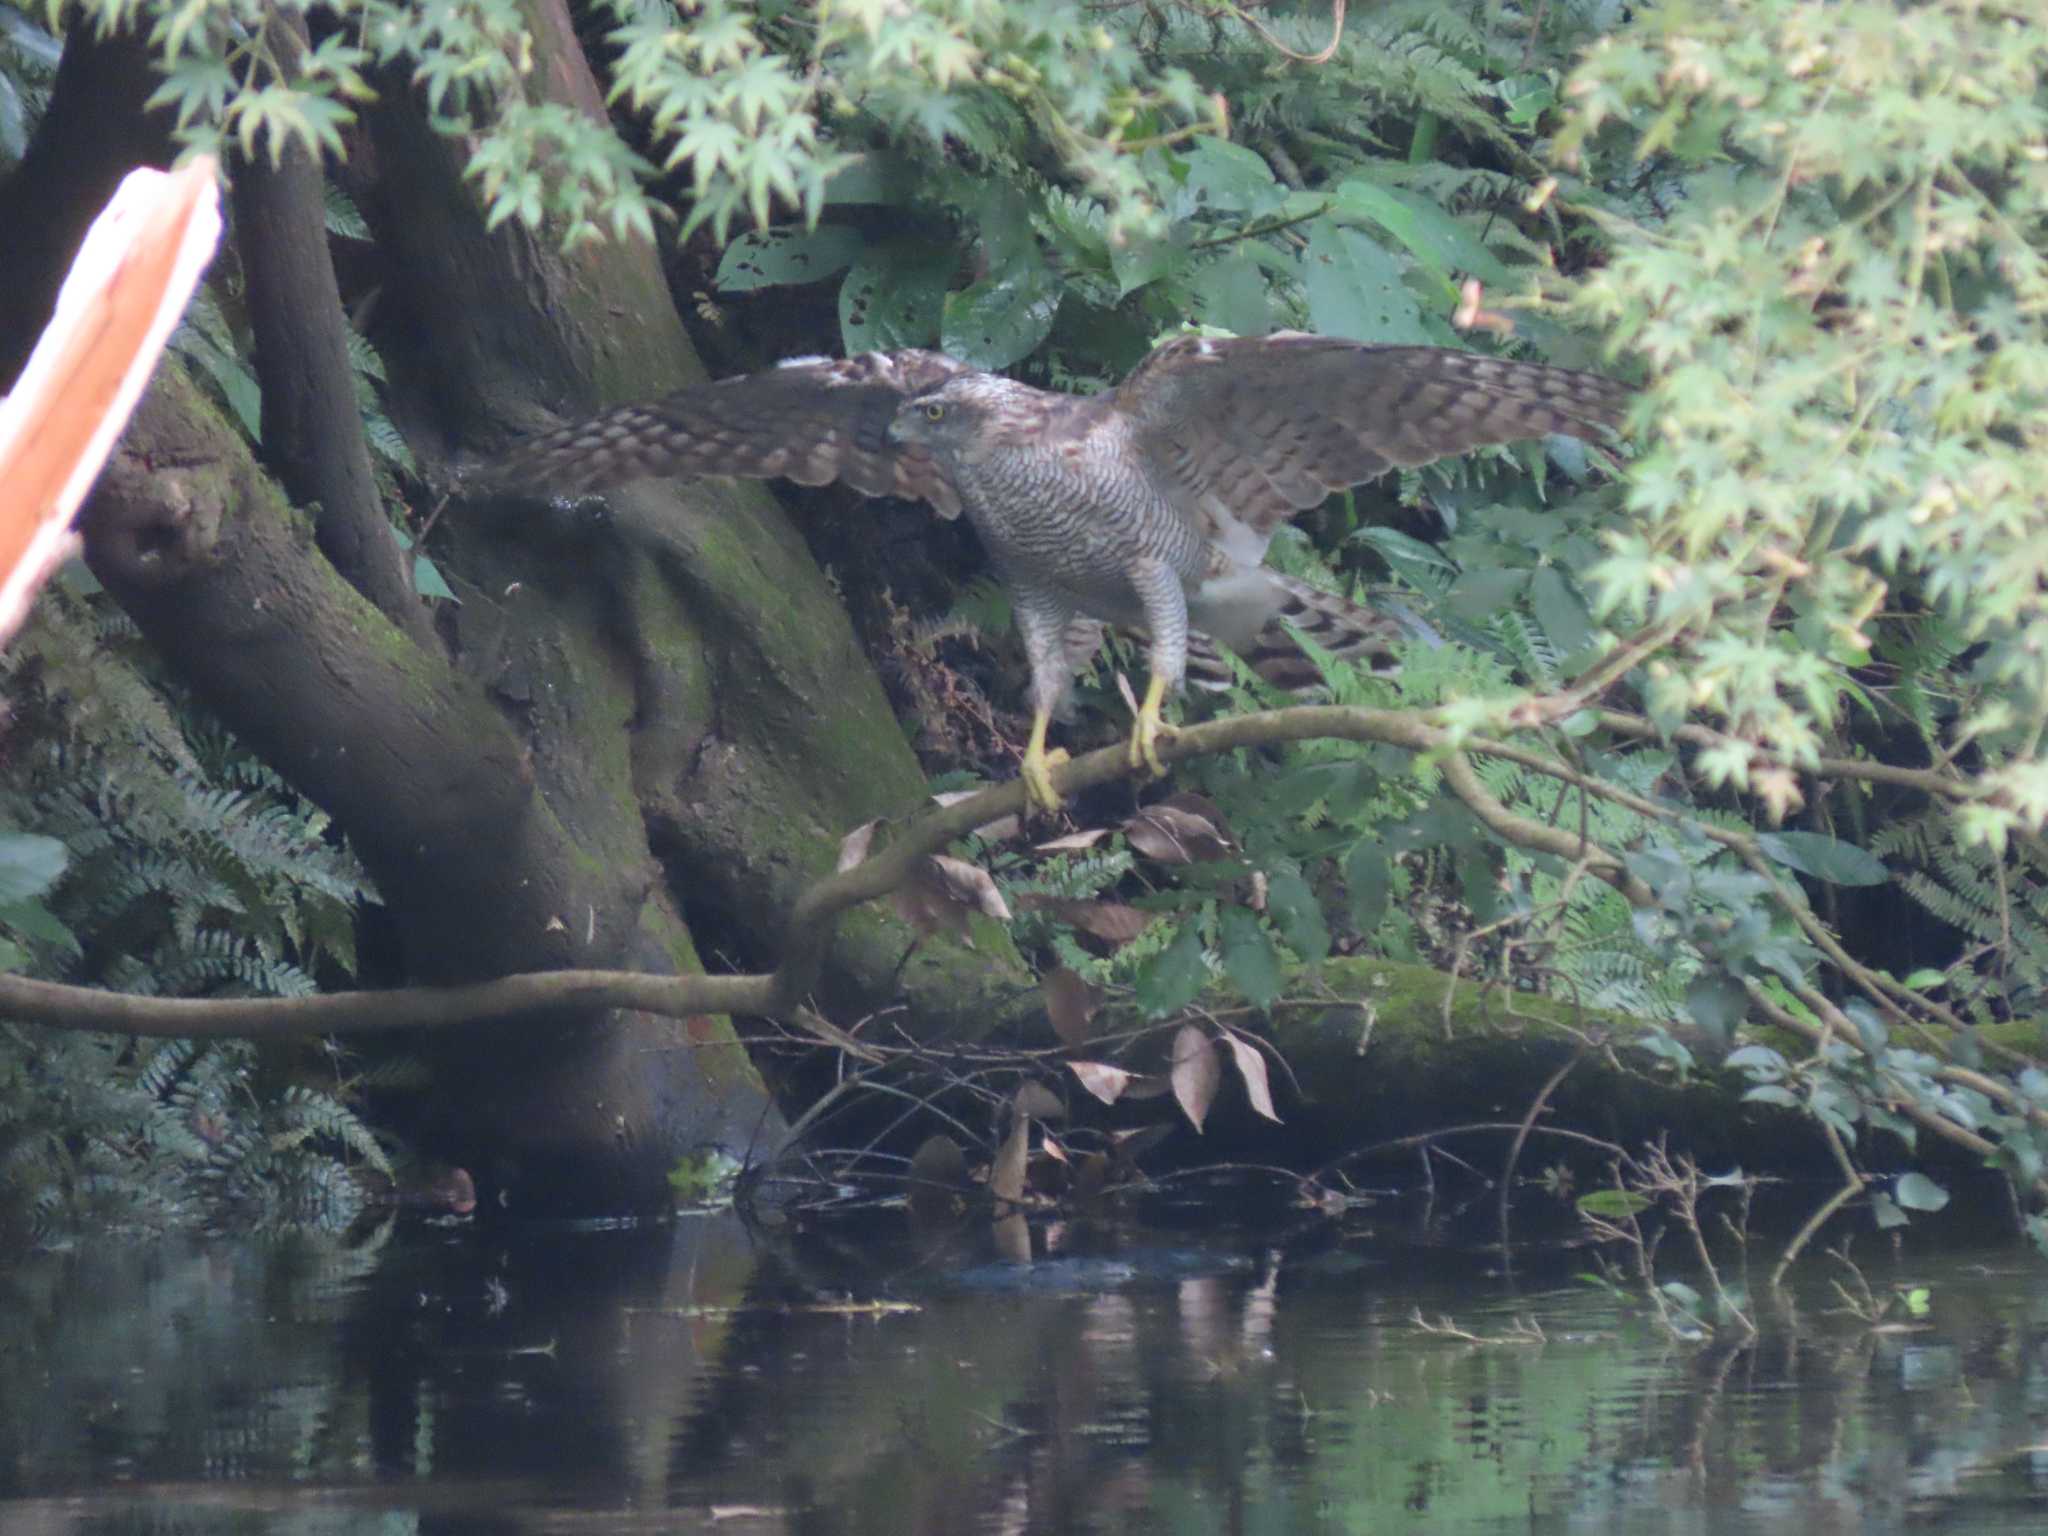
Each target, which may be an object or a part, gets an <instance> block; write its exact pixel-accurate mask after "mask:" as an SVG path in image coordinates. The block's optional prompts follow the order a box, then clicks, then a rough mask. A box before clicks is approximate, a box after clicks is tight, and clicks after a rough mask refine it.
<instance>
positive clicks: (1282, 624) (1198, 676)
mask: <svg viewBox="0 0 2048 1536" xmlns="http://www.w3.org/2000/svg"><path fill="white" fill-rule="evenodd" d="M1266 574H1267V575H1268V576H1270V577H1271V578H1272V579H1273V582H1274V584H1275V585H1276V586H1278V587H1279V588H1280V589H1281V591H1282V593H1283V601H1282V603H1281V606H1280V607H1279V608H1278V609H1277V610H1276V611H1275V612H1274V614H1273V616H1272V617H1271V618H1269V619H1268V620H1267V621H1266V623H1265V625H1264V627H1262V628H1261V629H1260V630H1259V633H1258V635H1257V636H1256V637H1255V638H1254V639H1253V641H1252V644H1251V645H1250V646H1249V647H1247V648H1246V649H1244V650H1243V651H1241V652H1240V653H1239V655H1240V657H1241V659H1242V660H1243V661H1244V663H1245V665H1247V666H1248V667H1250V668H1251V670H1252V671H1253V672H1255V673H1257V674H1258V675H1259V676H1260V677H1261V678H1263V679H1264V680H1265V681H1266V682H1267V683H1269V684H1270V685H1272V686H1273V687H1275V688H1279V689H1283V690H1285V691H1286V692H1289V693H1308V692H1311V691H1313V690H1314V689H1316V688H1318V687H1320V686H1321V685H1322V673H1321V672H1320V671H1319V670H1318V668H1317V666H1316V664H1315V662H1313V661H1311V660H1310V659H1309V657H1308V655H1307V653H1306V652H1304V651H1303V650H1302V648H1301V646H1300V645H1299V644H1298V643H1297V642H1296V640H1295V638H1294V635H1293V634H1292V633H1290V632H1289V631H1290V626H1291V627H1292V629H1293V630H1294V631H1298V632H1299V633H1300V634H1301V635H1302V636H1303V637H1304V638H1306V639H1308V640H1310V641H1312V642H1313V643H1314V644H1315V646H1316V647H1317V649H1319V650H1321V651H1324V652H1327V653H1328V654H1329V655H1330V656H1332V657H1334V658H1335V659H1336V660H1338V661H1342V662H1347V663H1349V664H1350V665H1352V666H1355V667H1362V668H1364V669H1366V670H1368V671H1372V672H1391V671H1393V670H1394V667H1395V661H1394V643H1395V642H1396V641H1400V640H1408V641H1414V640H1420V641H1422V642H1423V643H1424V644H1426V645H1432V646H1434V645H1441V644H1442V643H1443V637H1442V636H1440V635H1439V634H1437V632H1436V631H1435V630H1433V629H1431V628H1430V627H1429V626H1428V625H1427V624H1425V623H1423V622H1422V620H1421V619H1420V618H1418V617H1416V616H1415V614H1413V613H1412V612H1410V611H1409V610H1408V608H1407V607H1406V606H1405V605H1404V604H1400V603H1397V602H1389V603H1386V604H1385V605H1384V606H1382V607H1380V608H1367V607H1364V606H1363V605H1361V604H1358V603H1354V602H1352V601H1351V600H1350V599H1349V598H1347V597H1339V596H1338V595H1337V594H1336V593H1334V592H1325V591H1323V590H1322V589H1321V588H1320V587H1312V586H1310V585H1309V584H1308V583H1307V582H1304V581H1297V580H1296V579H1295V578H1293V577H1291V576H1283V575H1281V574H1280V573H1279V572H1277V571H1268V572H1267V573H1266ZM1236 680H1237V679H1236V674H1235V673H1234V672H1233V671H1232V669H1231V665H1230V661H1229V656H1228V653H1227V652H1226V651H1225V650H1224V648H1223V647H1222V646H1220V645H1218V644H1217V643H1216V642H1215V641H1213V640H1211V639H1210V638H1209V637H1208V636H1207V635H1199V634H1198V635H1194V636H1191V637H1190V643H1189V645H1188V686H1189V687H1191V688H1201V689H1205V690H1207V691H1209V692H1212V693H1214V692H1222V691H1224V690H1226V689H1228V688H1231V687H1233V686H1234V685H1235V683H1236Z"/></svg>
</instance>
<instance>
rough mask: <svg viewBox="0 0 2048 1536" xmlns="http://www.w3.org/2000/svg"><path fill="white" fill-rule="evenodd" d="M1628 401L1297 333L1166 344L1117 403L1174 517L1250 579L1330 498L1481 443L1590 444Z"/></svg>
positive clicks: (1531, 374)
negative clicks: (1276, 540)
mask: <svg viewBox="0 0 2048 1536" xmlns="http://www.w3.org/2000/svg"><path fill="white" fill-rule="evenodd" d="M1629 397H1630V391H1629V390H1628V389H1627V388H1626V387H1625V386H1623V385H1620V384H1617V383H1615V382H1614V381H1613V380H1611V379H1604V378H1602V377H1600V376H1599V375H1598V374H1594V373H1575V372H1573V371H1571V370H1570V369H1566V368H1548V367H1544V366H1542V365H1541V364H1537V363H1518V362H1511V361H1509V360H1507V359H1505V358H1498V357H1486V356H1482V355H1481V354H1479V353H1476V352H1459V351H1455V350H1452V349H1449V348H1441V347H1381V346H1371V345H1367V344H1366V343H1363V342H1356V341H1341V340H1337V339H1334V338H1331V337H1324V336H1309V335H1305V334H1303V333H1301V332H1299V331H1283V332H1280V333H1279V334H1277V335H1273V336H1264V337H1237V338H1225V339H1217V340H1206V339H1203V338H1200V337H1193V336H1185V337H1177V338H1175V339H1174V340H1172V341H1169V342H1166V343H1165V344H1164V345H1162V346H1160V347H1157V348H1155V349H1154V350H1153V352H1152V353H1151V355H1150V356H1148V357H1147V358H1146V359H1145V360H1144V361H1143V362H1142V363H1140V364H1139V365H1138V366H1137V368H1136V369H1135V370H1133V372H1132V373H1131V375H1130V377H1129V378H1127V379H1125V380H1124V382H1123V383H1122V384H1121V385H1119V386H1118V387H1117V389H1116V392H1115V402H1116V406H1117V408H1118V409H1119V410H1121V411H1123V412H1124V413H1126V414H1127V415H1128V416H1129V417H1130V418H1131V421H1132V426H1133V431H1134V436H1135V439H1136V443H1137V446H1138V450H1139V452H1140V453H1142V454H1143V455H1144V456H1145V458H1146V459H1147V461H1148V463H1149V465H1150V466H1151V468H1152V470H1153V472H1154V474H1156V475H1159V476H1160V477H1161V478H1162V479H1163V480H1164V482H1165V483H1166V485H1167V486H1168V487H1169V494H1170V495H1171V496H1172V499H1173V501H1174V502H1175V504H1176V505H1177V506H1178V507H1179V508H1180V510H1181V512H1182V514H1183V515H1184V516H1189V517H1192V518H1194V519H1195V520H1196V521H1197V523H1198V524H1199V525H1200V526H1201V529H1202V532H1203V533H1204V534H1205V535H1206V536H1207V537H1208V538H1210V539H1211V540H1213V541H1214V542H1216V543H1217V544H1219V545H1221V546H1222V547H1223V549H1224V550H1225V551H1226V552H1227V553H1228V554H1229V555H1230V556H1231V557H1232V558H1233V559H1235V560H1237V561H1238V562H1240V563H1242V564H1246V565H1257V564H1258V563H1259V561H1260V560H1261V559H1262V558H1263V557H1264V555H1265V550H1266V545H1267V543H1268V542H1269V541H1270V540H1271V539H1272V537H1273V530H1274V529H1275V528H1277V527H1278V526H1279V525H1280V524H1281V523H1282V522H1284V521H1286V520H1287V519H1288V518H1291V517H1293V516H1295V514H1297V513H1299V512H1303V511H1306V510H1307V509H1308V508H1310V507H1313V506H1316V505H1318V504H1319V503H1321V501H1322V500H1323V498H1324V497H1326V496H1328V495H1329V494H1330V492H1331V491H1334V490H1339V489H1341V488H1343V487H1345V486H1348V485H1357V484H1358V483H1359V482H1360V481H1363V480H1370V479H1372V478H1373V477H1374V476H1375V475H1378V474H1381V473H1382V472H1384V471H1386V470H1388V469H1390V468H1393V467H1395V466H1396V465H1401V466H1409V465H1416V464H1426V463H1428V462H1429V461H1430V460H1431V459H1437V458H1442V457H1443V456H1444V455H1446V454H1452V453H1463V452H1464V451H1465V450H1467V449H1469V448H1477V447H1480V446H1482V445H1484V444H1487V443H1505V442H1512V441H1514V440H1515V439H1517V438H1524V437H1541V436H1542V435H1543V434H1545V433H1547V432H1569V433H1571V434H1573V435H1574V436H1578V437H1590V436H1593V435H1595V434H1596V433H1598V432H1599V431H1601V430H1602V429H1612V428H1614V427H1616V426H1618V425H1619V424H1620V421H1621V417H1622V413H1623V411H1624V410H1625V408H1626V407H1627V405H1628V401H1629Z"/></svg>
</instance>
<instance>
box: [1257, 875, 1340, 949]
mask: <svg viewBox="0 0 2048 1536" xmlns="http://www.w3.org/2000/svg"><path fill="white" fill-rule="evenodd" d="M1266 913H1267V915H1268V916H1269V917H1271V918H1272V919H1273V926H1274V927H1276V928H1278V929H1279V930H1280V937H1281V938H1283V939H1285V940H1286V941H1287V947H1288V948H1289V949H1291V950H1293V951H1294V952H1295V953H1296V954H1297V955H1299V956H1301V958H1302V959H1303V960H1306V961H1307V962H1308V963H1309V964H1310V965H1314V964H1316V963H1318V962H1319V961H1321V960H1323V959H1324V958H1325V957H1327V956H1328V955H1329V953H1330V927H1329V924H1327V923H1325V922H1324V921H1323V907H1322V903H1321V902H1319V901H1317V900H1316V893H1315V892H1314V891H1312V890H1310V889H1309V885H1308V882H1307V881H1306V880H1304V879H1302V878H1301V876H1299V875H1292V874H1279V875H1274V876H1273V877H1272V878H1271V879H1269V880H1268V881H1267V882H1266Z"/></svg>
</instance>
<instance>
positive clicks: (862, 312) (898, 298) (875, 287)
mask: <svg viewBox="0 0 2048 1536" xmlns="http://www.w3.org/2000/svg"><path fill="white" fill-rule="evenodd" d="M957 255H958V253H957V252H955V251H954V250H953V249H952V247H950V246H947V245H944V244H941V243H939V242H937V241H931V240H892V241H890V242H889V243H888V244H886V245H882V246H875V247H870V248H869V250H868V251H867V253H866V254H865V255H863V256H862V257H861V258H860V260H858V261H856V262H855V263H854V264H853V267H852V269H851V270H850V271H849V272H848V273H847V274H846V279H845V281H844V282H842V283H841V284H840V285H839V332H840V335H841V336H842V337H843V338H844V339H845V342H846V355H847V356H848V357H852V356H854V355H855V354H856V353H860V352H876V351H888V350H890V349H892V348H896V347H928V346H930V345H931V344H932V342H933V340H934V339H936V338H937V336H938V334H939V318H940V316H941V315H942V314H943V313H944V312H945V307H946V283H947V280H948V279H950V278H951V277H952V275H953V264H954V262H955V260H956V259H957Z"/></svg>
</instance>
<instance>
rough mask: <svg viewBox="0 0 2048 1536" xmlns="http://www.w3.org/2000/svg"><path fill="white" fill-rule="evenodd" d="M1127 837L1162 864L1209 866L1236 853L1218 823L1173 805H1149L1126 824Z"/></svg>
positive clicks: (1133, 844) (1137, 848) (1139, 849)
mask: <svg viewBox="0 0 2048 1536" xmlns="http://www.w3.org/2000/svg"><path fill="white" fill-rule="evenodd" d="M1124 837H1125V839H1126V840H1127V841H1128V842H1129V843H1130V845H1131V846H1132V847H1133V848H1135V849H1136V850H1137V851H1138V852H1139V853H1142V854H1143V855H1145V857H1146V858H1148V859H1151V860H1153V861H1154V862H1156V863H1160V864H1206V863H1211V862H1213V861H1215V860H1217V859H1225V858H1228V857H1229V856H1230V855H1231V853H1232V852H1234V851H1235V849H1234V845H1233V844H1232V843H1231V841H1230V839H1229V838H1228V837H1226V836H1225V835H1224V834H1223V832H1222V830H1221V829H1220V828H1219V827H1218V826H1217V825H1216V823H1215V822H1213V821H1211V820H1210V819H1209V818H1208V817H1206V816H1202V815H1198V814H1197V813H1195V812H1193V811H1184V810H1182V809H1180V807H1178V806H1173V805H1148V806H1146V807H1145V808H1144V809H1143V810H1142V811H1139V812H1138V813H1137V814H1136V815H1134V816H1132V817H1131V818H1130V820H1128V821H1126V822H1125V823H1124Z"/></svg>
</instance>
